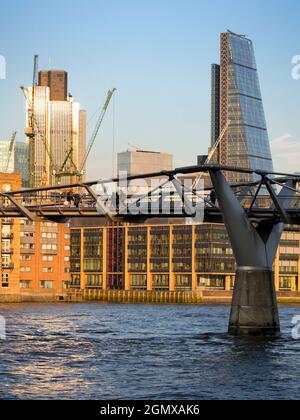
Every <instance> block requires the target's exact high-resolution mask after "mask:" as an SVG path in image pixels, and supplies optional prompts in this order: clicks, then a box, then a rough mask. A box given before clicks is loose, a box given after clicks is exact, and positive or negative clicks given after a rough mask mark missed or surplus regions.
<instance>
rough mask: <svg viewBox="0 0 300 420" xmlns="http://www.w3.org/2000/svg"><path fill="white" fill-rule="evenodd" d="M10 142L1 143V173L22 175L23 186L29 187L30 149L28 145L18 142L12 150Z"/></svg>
mask: <svg viewBox="0 0 300 420" xmlns="http://www.w3.org/2000/svg"><path fill="white" fill-rule="evenodd" d="M10 146H11V145H10V142H9V141H0V172H2V173H20V174H21V177H22V186H23V187H29V149H28V144H27V143H25V142H24V143H23V142H16V143H15V144H14V146H13V149H12V150H10Z"/></svg>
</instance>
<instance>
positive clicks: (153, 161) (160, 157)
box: [118, 150, 173, 176]
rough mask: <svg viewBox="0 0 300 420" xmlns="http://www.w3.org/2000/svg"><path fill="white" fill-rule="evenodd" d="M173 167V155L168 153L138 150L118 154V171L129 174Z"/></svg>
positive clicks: (158, 170)
mask: <svg viewBox="0 0 300 420" xmlns="http://www.w3.org/2000/svg"><path fill="white" fill-rule="evenodd" d="M172 169H173V156H172V155H170V154H168V153H159V152H147V151H142V150H140V151H139V150H138V151H136V152H131V151H127V152H124V153H119V154H118V172H119V173H120V172H126V173H127V174H128V175H129V176H130V175H132V176H134V175H138V174H145V173H151V172H160V171H163V170H166V171H169V170H172Z"/></svg>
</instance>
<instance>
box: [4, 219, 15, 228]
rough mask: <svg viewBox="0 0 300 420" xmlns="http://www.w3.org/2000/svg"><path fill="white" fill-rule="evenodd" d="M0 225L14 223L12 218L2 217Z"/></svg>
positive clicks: (11, 224)
mask: <svg viewBox="0 0 300 420" xmlns="http://www.w3.org/2000/svg"><path fill="white" fill-rule="evenodd" d="M2 225H3V226H13V225H14V219H2Z"/></svg>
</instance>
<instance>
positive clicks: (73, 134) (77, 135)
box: [27, 86, 86, 187]
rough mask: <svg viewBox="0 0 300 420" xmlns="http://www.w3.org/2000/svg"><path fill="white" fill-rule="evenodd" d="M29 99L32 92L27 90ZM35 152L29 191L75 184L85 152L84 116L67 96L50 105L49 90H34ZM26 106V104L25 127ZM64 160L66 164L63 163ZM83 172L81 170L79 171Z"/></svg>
mask: <svg viewBox="0 0 300 420" xmlns="http://www.w3.org/2000/svg"><path fill="white" fill-rule="evenodd" d="M27 92H28V97H29V98H31V97H32V88H28V89H27ZM34 92H35V93H34V120H35V142H34V144H35V146H34V147H35V150H34V161H35V162H34V165H33V167H32V168H31V179H33V180H34V181H33V184H34V185H32V186H33V187H38V186H41V185H56V184H58V183H60V184H70V183H74V182H76V181H77V179H76V177H75V176H74V175H72V174H75V173H76V172H77V171H78V170H81V169H82V168H81V165H82V162H83V156H84V154H85V148H86V112H85V111H82V110H80V105H79V103H78V102H75V101H74V100H73V98H72V97H71V96H69V97H68V98H67V100H65V101H51V100H50V98H51V88H49V87H43V86H37V87H35V89H34ZM29 109H30V104H28V102H27V126H29V118H30V112H29ZM66 158H67V160H66ZM84 170H85V168H83V171H84Z"/></svg>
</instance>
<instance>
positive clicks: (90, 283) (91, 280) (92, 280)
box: [86, 274, 103, 288]
mask: <svg viewBox="0 0 300 420" xmlns="http://www.w3.org/2000/svg"><path fill="white" fill-rule="evenodd" d="M102 283H103V277H102V275H101V274H88V275H87V276H86V287H88V288H102Z"/></svg>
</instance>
